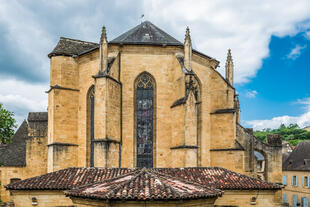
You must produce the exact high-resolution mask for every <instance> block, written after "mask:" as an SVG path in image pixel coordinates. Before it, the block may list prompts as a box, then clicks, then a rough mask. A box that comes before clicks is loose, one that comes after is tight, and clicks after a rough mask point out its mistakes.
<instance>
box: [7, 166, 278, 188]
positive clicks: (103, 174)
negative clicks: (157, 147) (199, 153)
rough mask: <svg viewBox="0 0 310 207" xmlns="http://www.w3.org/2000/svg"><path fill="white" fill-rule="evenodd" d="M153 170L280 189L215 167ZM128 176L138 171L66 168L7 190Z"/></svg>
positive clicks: (223, 184)
mask: <svg viewBox="0 0 310 207" xmlns="http://www.w3.org/2000/svg"><path fill="white" fill-rule="evenodd" d="M153 170H154V171H156V172H157V173H160V174H165V175H169V176H171V177H174V178H176V179H182V180H188V181H189V182H194V183H197V184H200V185H203V186H206V187H212V188H217V189H221V190H227V189H229V190H254V189H255V190H257V189H262V190H264V189H265V190H271V189H280V188H281V187H280V186H279V185H277V184H274V183H268V182H265V181H262V180H259V179H256V178H252V177H249V176H246V175H242V174H239V173H236V172H233V171H230V170H227V169H224V168H218V167H200V168H155V169H153ZM131 172H138V171H136V169H127V168H109V169H105V168H67V169H64V170H60V171H56V172H52V173H48V174H45V175H41V176H38V177H34V178H29V179H25V180H22V181H19V182H16V183H12V184H9V185H7V186H6V188H7V189H10V190H70V189H72V188H74V187H78V186H82V185H87V184H91V183H97V182H100V181H104V180H106V179H111V178H115V177H117V176H120V175H125V174H128V173H131Z"/></svg>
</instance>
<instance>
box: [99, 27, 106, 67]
mask: <svg viewBox="0 0 310 207" xmlns="http://www.w3.org/2000/svg"><path fill="white" fill-rule="evenodd" d="M99 55H100V71H101V72H103V71H104V70H105V69H106V68H107V67H108V40H107V32H106V28H105V26H103V27H102V32H101V37H100V47H99Z"/></svg>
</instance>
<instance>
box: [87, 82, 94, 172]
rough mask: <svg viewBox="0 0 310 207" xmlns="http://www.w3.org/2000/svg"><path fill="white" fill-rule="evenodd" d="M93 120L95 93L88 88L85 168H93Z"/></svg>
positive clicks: (92, 88) (92, 89) (91, 88)
mask: <svg viewBox="0 0 310 207" xmlns="http://www.w3.org/2000/svg"><path fill="white" fill-rule="evenodd" d="M94 118H95V91H94V86H92V87H90V89H89V90H88V93H87V141H86V145H87V146H86V159H87V166H89V167H94V142H93V140H94V125H95V122H94Z"/></svg>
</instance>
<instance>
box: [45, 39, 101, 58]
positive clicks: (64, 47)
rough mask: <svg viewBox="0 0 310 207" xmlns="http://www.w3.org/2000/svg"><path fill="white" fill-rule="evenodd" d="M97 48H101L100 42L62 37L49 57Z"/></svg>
mask: <svg viewBox="0 0 310 207" xmlns="http://www.w3.org/2000/svg"><path fill="white" fill-rule="evenodd" d="M95 48H99V44H98V43H93V42H86V41H82V40H75V39H70V38H65V37H60V39H59V41H58V43H57V45H56V47H55V48H54V50H53V51H52V52H51V53H50V54H48V57H52V56H72V55H79V54H81V53H83V52H85V51H89V50H92V49H95Z"/></svg>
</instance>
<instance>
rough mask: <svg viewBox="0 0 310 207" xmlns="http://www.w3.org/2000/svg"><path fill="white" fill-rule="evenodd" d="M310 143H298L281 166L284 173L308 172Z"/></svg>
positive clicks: (309, 166) (309, 168)
mask: <svg viewBox="0 0 310 207" xmlns="http://www.w3.org/2000/svg"><path fill="white" fill-rule="evenodd" d="M309 149H310V141H302V142H299V143H298V145H297V146H296V147H295V148H294V150H293V151H292V152H291V153H290V154H289V155H288V157H287V158H286V159H285V161H284V162H283V164H282V170H285V171H309V170H310V150H309Z"/></svg>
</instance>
